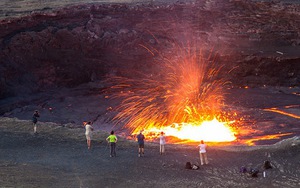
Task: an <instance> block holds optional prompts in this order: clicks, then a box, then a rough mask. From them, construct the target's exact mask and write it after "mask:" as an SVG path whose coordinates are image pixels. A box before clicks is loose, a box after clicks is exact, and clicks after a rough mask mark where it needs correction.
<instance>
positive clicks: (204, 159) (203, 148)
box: [198, 140, 208, 165]
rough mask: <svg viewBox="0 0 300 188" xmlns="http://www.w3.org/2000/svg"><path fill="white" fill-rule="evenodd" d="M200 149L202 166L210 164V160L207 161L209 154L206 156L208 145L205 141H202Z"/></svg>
mask: <svg viewBox="0 0 300 188" xmlns="http://www.w3.org/2000/svg"><path fill="white" fill-rule="evenodd" d="M198 147H199V154H200V162H201V165H203V164H204V163H205V164H208V160H207V154H206V148H207V145H206V144H205V143H204V141H203V140H201V142H200V145H199V146H198Z"/></svg>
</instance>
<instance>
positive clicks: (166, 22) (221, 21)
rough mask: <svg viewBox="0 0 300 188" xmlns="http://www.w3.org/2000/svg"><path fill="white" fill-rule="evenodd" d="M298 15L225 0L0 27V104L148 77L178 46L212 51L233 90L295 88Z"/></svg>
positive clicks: (77, 12)
mask: <svg viewBox="0 0 300 188" xmlns="http://www.w3.org/2000/svg"><path fill="white" fill-rule="evenodd" d="M299 10H300V9H299V6H298V5H296V4H279V3H277V4H276V3H266V2H265V3H261V2H251V1H226V0H223V1H195V2H192V3H191V2H189V3H177V4H160V5H155V4H147V5H142V4H136V5H129V4H94V5H91V4H89V5H80V6H73V7H67V8H63V9H60V10H53V11H50V12H49V11H48V10H47V12H36V13H34V14H31V15H28V16H24V17H21V18H14V19H13V18H12V19H6V20H1V21H0V50H1V51H0V75H1V77H0V78H1V79H0V88H1V90H0V99H1V98H6V97H11V96H18V95H21V94H31V93H33V92H39V91H45V90H48V89H51V88H57V87H73V86H77V85H79V84H82V83H87V82H90V81H94V80H101V79H103V78H104V76H106V75H134V72H135V71H146V72H147V73H151V72H153V73H155V68H157V67H158V66H157V63H155V61H154V59H155V58H157V56H158V55H162V54H168V55H169V57H171V56H172V53H174V48H175V46H176V45H178V44H182V43H185V42H184V41H192V43H195V44H199V46H198V48H201V49H208V50H210V49H214V50H216V51H217V53H218V54H219V55H220V58H219V59H218V61H221V62H222V64H226V68H227V69H225V70H224V72H223V73H221V75H222V76H226V77H228V79H229V80H230V81H231V82H232V83H233V85H237V86H239V85H249V84H250V85H251V84H252V85H253V86H255V85H265V84H266V85H288V86H297V85H299V80H300V78H299V70H300V67H299V64H300V62H299V56H300V54H299V51H298V50H299V49H300V48H299V45H300V37H299V35H300V31H299V30H300V29H299V28H300V22H299V20H300V15H299ZM187 43H188V42H187ZM177 50H178V49H177ZM175 51H176V50H175ZM225 57H226V58H225Z"/></svg>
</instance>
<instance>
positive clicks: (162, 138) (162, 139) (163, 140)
mask: <svg viewBox="0 0 300 188" xmlns="http://www.w3.org/2000/svg"><path fill="white" fill-rule="evenodd" d="M165 144H166V138H165V136H164V132H161V133H160V137H159V153H160V155H163V154H164V153H165Z"/></svg>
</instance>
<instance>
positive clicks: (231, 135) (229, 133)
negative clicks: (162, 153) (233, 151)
mask: <svg viewBox="0 0 300 188" xmlns="http://www.w3.org/2000/svg"><path fill="white" fill-rule="evenodd" d="M139 131H140V130H138V129H136V130H135V131H134V133H133V134H138V133H139ZM161 132H164V133H165V135H166V136H172V137H176V138H178V139H180V140H187V141H190V142H195V141H196V142H197V141H200V140H204V141H206V142H231V141H234V140H236V137H235V132H234V131H233V130H232V129H231V128H230V126H229V123H227V122H220V121H218V120H217V119H213V120H211V121H203V122H202V123H180V124H178V123H173V124H172V125H170V126H164V127H161V128H157V127H152V128H147V129H144V130H143V134H144V135H145V136H146V137H148V138H149V137H150V139H151V137H152V138H155V137H158V136H159V135H160V133H161Z"/></svg>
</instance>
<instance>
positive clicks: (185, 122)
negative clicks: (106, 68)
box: [107, 49, 236, 142]
mask: <svg viewBox="0 0 300 188" xmlns="http://www.w3.org/2000/svg"><path fill="white" fill-rule="evenodd" d="M189 50H190V49H189ZM157 63H158V64H159V65H160V68H159V70H158V72H157V73H156V74H155V75H154V74H149V75H148V74H142V73H140V75H139V77H140V78H139V79H136V78H124V77H111V78H108V80H107V82H108V83H110V84H111V87H110V89H109V93H111V95H110V96H107V98H111V99H116V100H120V99H121V103H120V105H119V106H118V107H117V108H115V109H114V110H115V111H116V112H117V115H116V116H115V117H114V118H113V120H114V121H115V123H116V124H118V123H121V124H125V125H124V127H125V128H127V129H129V130H130V132H131V134H133V135H134V134H137V133H139V131H141V130H143V131H144V134H146V136H147V137H148V138H149V137H153V138H155V137H157V136H158V135H159V133H160V132H161V131H163V132H165V134H166V136H173V137H176V138H178V139H182V140H187V141H199V140H202V139H203V140H206V141H211V142H227V141H233V140H235V139H236V137H235V135H234V134H235V130H234V129H233V127H232V126H231V124H232V123H233V122H235V121H234V119H233V118H235V115H236V114H235V113H232V114H231V113H229V112H226V111H225V110H224V97H223V95H224V86H225V84H226V80H223V79H222V78H218V72H219V71H220V69H221V67H217V66H216V62H215V60H214V58H213V56H212V55H211V53H210V54H209V55H208V57H206V58H205V57H204V56H203V55H202V54H201V53H195V52H182V53H179V54H177V55H174V56H173V57H172V58H166V57H160V59H159V60H158V62H157ZM229 117H230V118H229Z"/></svg>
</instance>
